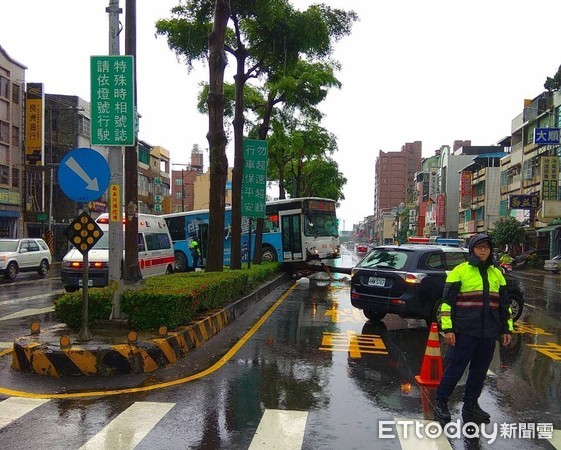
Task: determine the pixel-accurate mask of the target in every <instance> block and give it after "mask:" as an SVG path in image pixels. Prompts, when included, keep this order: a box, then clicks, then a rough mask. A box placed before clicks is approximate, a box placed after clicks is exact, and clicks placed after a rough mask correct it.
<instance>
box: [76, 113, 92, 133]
mask: <svg viewBox="0 0 561 450" xmlns="http://www.w3.org/2000/svg"><path fill="white" fill-rule="evenodd" d="M78 134H80V136H85V137H88V138H89V137H90V119H88V118H87V117H84V116H78Z"/></svg>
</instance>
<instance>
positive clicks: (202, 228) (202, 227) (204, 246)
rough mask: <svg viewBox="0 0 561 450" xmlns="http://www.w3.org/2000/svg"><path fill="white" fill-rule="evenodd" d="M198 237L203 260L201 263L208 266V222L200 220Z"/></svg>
mask: <svg viewBox="0 0 561 450" xmlns="http://www.w3.org/2000/svg"><path fill="white" fill-rule="evenodd" d="M197 237H198V239H199V245H200V249H201V261H200V262H199V264H200V265H201V266H202V267H205V266H206V257H207V253H208V223H205V222H202V221H201V222H199V229H198V231H197Z"/></svg>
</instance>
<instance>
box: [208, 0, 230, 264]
mask: <svg viewBox="0 0 561 450" xmlns="http://www.w3.org/2000/svg"><path fill="white" fill-rule="evenodd" d="M229 17H230V0H216V3H215V4H214V24H213V27H212V31H211V33H210V34H209V36H208V50H209V52H208V53H209V54H208V66H209V93H208V99H207V104H208V134H207V140H208V145H209V149H210V153H209V162H210V168H209V171H210V203H209V233H208V236H209V240H208V253H207V259H206V265H205V267H206V271H207V272H221V271H222V270H223V268H224V209H225V206H226V194H225V189H226V180H227V177H228V158H227V157H226V141H227V139H226V133H225V132H224V69H225V68H226V53H225V51H224V41H225V36H226V27H227V25H228V19H229Z"/></svg>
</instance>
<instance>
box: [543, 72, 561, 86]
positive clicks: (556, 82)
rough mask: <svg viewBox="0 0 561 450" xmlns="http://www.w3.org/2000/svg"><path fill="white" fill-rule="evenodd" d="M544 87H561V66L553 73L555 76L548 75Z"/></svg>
mask: <svg viewBox="0 0 561 450" xmlns="http://www.w3.org/2000/svg"><path fill="white" fill-rule="evenodd" d="M543 87H544V88H545V89H546V90H548V91H550V92H551V91H557V90H558V89H559V88H561V66H559V68H558V69H557V73H556V74H555V75H553V78H551V77H547V79H546V80H545V83H544V85H543Z"/></svg>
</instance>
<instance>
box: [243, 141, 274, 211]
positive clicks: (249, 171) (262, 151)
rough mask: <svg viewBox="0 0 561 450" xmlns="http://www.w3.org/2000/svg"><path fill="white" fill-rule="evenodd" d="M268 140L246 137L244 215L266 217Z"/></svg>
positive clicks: (244, 143)
mask: <svg viewBox="0 0 561 450" xmlns="http://www.w3.org/2000/svg"><path fill="white" fill-rule="evenodd" d="M267 157H268V152H267V141H257V140H251V139H244V141H243V174H242V216H244V217H256V218H264V217H265V200H266V192H267Z"/></svg>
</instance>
